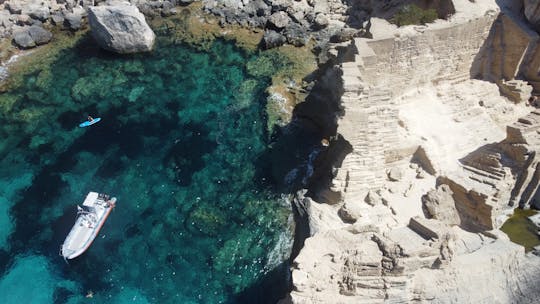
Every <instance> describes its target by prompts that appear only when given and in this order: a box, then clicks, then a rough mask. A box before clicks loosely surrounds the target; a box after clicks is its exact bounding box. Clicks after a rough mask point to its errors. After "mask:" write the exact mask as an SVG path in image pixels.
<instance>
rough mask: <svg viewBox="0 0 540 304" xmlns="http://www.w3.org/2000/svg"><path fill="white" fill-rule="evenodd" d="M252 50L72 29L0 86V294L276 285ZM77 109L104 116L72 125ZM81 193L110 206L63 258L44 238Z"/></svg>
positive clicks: (264, 291) (279, 200) (54, 234)
mask: <svg viewBox="0 0 540 304" xmlns="http://www.w3.org/2000/svg"><path fill="white" fill-rule="evenodd" d="M253 60H257V57H256V55H248V54H246V53H244V52H242V51H240V50H238V49H236V48H235V47H234V46H233V45H232V44H229V43H225V42H220V41H216V42H215V43H214V44H213V45H212V47H211V49H209V50H208V51H206V52H199V51H195V50H193V49H190V48H189V47H187V46H185V45H181V44H173V43H169V42H167V41H165V40H164V39H160V40H159V41H158V46H157V48H156V50H155V51H154V52H152V53H151V54H144V55H136V56H123V57H119V56H114V55H112V54H109V53H106V52H103V51H100V50H98V49H97V48H95V47H94V46H93V45H92V43H91V40H89V39H85V40H83V41H82V42H81V43H80V44H79V45H78V46H77V47H75V48H74V49H70V50H65V51H63V53H62V54H61V56H59V59H58V60H57V61H56V62H55V63H54V64H53V65H52V66H51V67H50V70H42V71H36V72H34V73H32V74H30V75H27V76H25V79H24V82H23V84H22V85H21V86H20V87H17V88H14V89H13V90H12V91H9V92H6V93H3V94H2V95H0V118H1V120H2V124H1V125H0V138H1V141H0V303H263V302H272V301H275V300H276V297H278V296H280V295H281V296H282V295H283V292H284V290H285V289H286V288H287V284H288V278H287V271H286V264H283V262H284V261H286V259H287V258H288V255H289V253H290V248H291V243H292V232H291V231H292V228H291V227H292V226H293V224H292V219H291V211H290V205H289V203H288V201H287V197H286V196H285V195H284V194H281V193H280V192H279V191H277V190H276V185H275V182H274V181H273V180H272V178H271V173H270V172H267V171H271V169H270V167H271V166H269V164H268V163H266V160H265V159H267V158H265V157H262V156H263V155H264V154H265V153H266V152H267V151H268V145H269V142H268V138H269V135H268V134H267V131H266V115H265V112H264V108H265V104H264V100H265V98H264V89H265V87H266V86H267V85H268V83H269V78H268V77H266V76H267V75H266V76H264V77H261V76H260V77H255V76H252V75H253V74H254V73H251V75H250V73H248V72H247V70H246V64H247V63H249V62H253ZM255 66H256V65H255ZM262 68H265V69H267V68H268V67H262ZM255 74H256V73H255ZM87 115H92V116H94V117H101V118H102V121H101V122H100V123H98V124H96V125H94V126H92V127H90V128H84V129H83V128H77V125H78V124H79V123H80V122H81V121H84V120H85V119H86V116H87ZM89 191H98V192H105V193H108V194H110V195H114V196H116V197H117V198H118V202H117V208H116V209H115V210H114V212H113V213H112V214H111V216H110V217H109V219H108V221H107V222H106V224H105V226H104V228H103V229H102V231H101V233H100V235H99V236H98V238H97V239H96V241H95V242H94V244H93V245H92V247H91V248H90V249H89V250H88V251H87V252H86V253H85V254H84V255H83V256H81V257H80V258H77V259H75V260H72V261H70V262H69V264H67V263H65V262H64V261H63V259H62V258H61V257H60V256H58V250H59V247H60V245H61V243H62V242H63V240H64V238H65V236H66V235H67V233H68V231H69V229H70V228H71V226H72V225H73V222H74V219H75V216H76V205H77V204H80V203H81V202H82V200H83V199H84V197H85V196H86V194H87V193H88V192H89ZM284 265H285V266H284ZM90 291H91V292H92V293H93V298H85V295H86V294H87V293H89V292H90Z"/></svg>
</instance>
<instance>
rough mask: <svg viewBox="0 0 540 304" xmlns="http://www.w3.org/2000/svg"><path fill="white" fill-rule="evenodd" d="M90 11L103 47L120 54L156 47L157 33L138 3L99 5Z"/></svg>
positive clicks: (92, 23)
mask: <svg viewBox="0 0 540 304" xmlns="http://www.w3.org/2000/svg"><path fill="white" fill-rule="evenodd" d="M88 12H89V13H88V21H89V23H90V28H91V31H92V36H93V37H94V38H95V39H96V41H97V43H98V44H99V45H100V46H101V47H102V48H104V49H106V50H109V51H112V52H116V53H120V54H128V53H138V52H147V51H151V50H152V48H153V46H154V41H155V38H156V35H155V34H154V32H153V31H152V29H151V28H150V26H148V24H147V23H146V20H145V18H144V15H143V14H141V12H140V11H139V9H138V8H137V7H136V6H134V5H129V4H124V5H114V6H97V7H90V8H89V9H88Z"/></svg>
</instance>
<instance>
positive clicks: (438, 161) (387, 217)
mask: <svg viewBox="0 0 540 304" xmlns="http://www.w3.org/2000/svg"><path fill="white" fill-rule="evenodd" d="M445 3H446V2H445ZM452 7H453V9H455V11H456V14H455V15H454V16H452V18H451V19H450V20H449V21H437V22H436V23H434V24H431V25H428V26H409V27H404V28H396V27H395V26H393V25H391V24H388V23H387V22H386V21H385V20H381V19H377V18H372V19H371V34H372V35H373V39H365V38H354V40H353V43H352V44H353V46H352V49H353V50H354V51H355V52H354V54H353V55H352V56H348V57H349V58H350V59H348V60H345V62H342V63H341V64H340V66H339V68H340V69H341V70H342V72H343V75H342V81H343V95H342V97H341V106H342V112H340V116H339V120H338V130H337V133H338V134H339V135H341V136H343V137H344V138H345V139H346V140H347V141H348V142H349V143H350V145H351V146H352V152H351V153H349V154H347V155H346V156H345V159H344V160H343V161H342V162H341V163H340V166H339V168H336V169H335V171H334V173H335V177H334V179H333V185H332V188H331V190H332V191H333V192H334V193H335V194H336V195H334V197H337V198H339V199H338V200H336V201H333V202H332V204H331V205H326V204H325V205H321V204H317V203H316V202H312V203H311V204H308V205H307V206H308V211H307V212H308V213H311V214H313V215H314V216H313V217H312V218H310V221H311V220H313V221H315V223H316V227H317V229H316V230H312V237H311V238H308V239H307V240H306V242H305V247H304V249H302V251H301V253H300V255H299V256H298V257H297V258H296V260H295V263H294V268H293V284H294V290H293V291H292V292H291V294H290V296H289V297H288V298H287V299H284V302H292V303H383V302H391V303H411V302H416V301H418V302H430V303H459V302H467V303H535V302H536V301H537V300H536V299H537V298H538V297H539V296H540V290H538V289H537V288H535V287H534V286H536V285H538V284H539V283H540V257H539V256H538V252H536V251H533V252H530V253H525V250H524V248H523V247H521V246H520V245H517V244H514V243H512V242H510V240H509V239H508V237H507V236H506V235H505V234H504V233H502V232H501V231H500V230H499V228H500V227H501V225H502V224H503V222H504V221H505V220H506V219H507V218H508V215H509V214H511V213H512V212H513V209H514V208H516V207H517V206H518V205H519V206H523V207H530V206H535V204H536V202H537V201H539V199H538V198H539V197H540V196H539V195H540V194H539V191H538V189H539V181H540V173H539V172H540V169H538V168H540V165H539V163H538V160H537V156H536V155H537V154H538V152H540V151H539V150H538V149H539V148H540V140H539V139H538V134H539V132H540V112H538V111H537V110H536V109H534V108H533V107H531V106H528V105H527V103H526V99H527V97H528V95H529V94H530V93H531V92H532V93H533V94H534V90H533V88H535V85H536V84H535V83H534V81H536V80H535V78H534V77H538V76H537V75H535V74H534V73H533V72H532V71H534V70H536V71H537V70H538V66H539V65H538V64H537V62H538V60H537V59H536V58H537V55H536V54H537V53H538V52H540V51H539V50H540V49H539V48H537V47H535V45H537V41H538V40H535V38H534V37H536V36H535V35H536V34H535V33H534V32H532V31H531V30H530V29H527V28H521V26H523V24H525V23H522V22H521V23H520V22H514V21H513V20H517V19H512V18H510V17H508V18H507V17H504V16H501V15H499V7H498V5H497V4H496V3H495V1H476V2H471V1H468V0H467V1H465V0H463V1H462V0H454V1H453V3H452ZM377 9H379V8H377ZM505 31H506V32H505ZM503 33H504V35H503ZM510 33H514V34H511V35H510ZM514 46H516V47H514ZM518 46H519V47H518ZM519 71H522V72H523V73H522V74H520V75H529V74H530V75H531V77H533V78H528V81H520V80H516V79H515V78H518V76H519V75H518V73H519ZM527 71H531V72H530V73H529V74H528V72H527ZM527 77H529V76H527ZM482 78H483V79H482ZM481 79H482V80H481ZM501 93H502V94H503V95H501ZM398 172H399V173H400V174H398ZM310 208H314V209H315V210H314V211H310V210H309V209H310ZM336 213H337V214H338V215H339V219H341V222H338V221H337V220H336V218H335V217H334V215H335V214H336ZM494 286H501V287H500V288H497V287H494ZM502 286H504V287H502Z"/></svg>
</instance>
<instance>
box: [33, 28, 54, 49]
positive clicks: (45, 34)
mask: <svg viewBox="0 0 540 304" xmlns="http://www.w3.org/2000/svg"><path fill="white" fill-rule="evenodd" d="M28 34H30V37H32V39H33V40H34V42H35V43H36V45H42V44H45V43H49V41H51V39H52V36H53V35H52V33H51V32H49V31H47V30H46V29H44V28H42V27H41V26H38V25H32V26H31V27H29V28H28Z"/></svg>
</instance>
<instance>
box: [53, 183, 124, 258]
mask: <svg viewBox="0 0 540 304" xmlns="http://www.w3.org/2000/svg"><path fill="white" fill-rule="evenodd" d="M115 204H116V198H115V197H113V198H109V196H108V195H106V194H101V193H97V192H89V193H88V195H87V196H86V199H85V200H84V202H83V204H82V207H81V206H77V209H78V212H77V220H76V221H75V225H73V228H71V231H70V232H69V234H68V236H67V237H66V240H65V241H64V244H62V247H61V248H60V255H61V256H63V257H64V259H68V260H69V259H73V258H76V257H78V256H79V255H81V254H83V253H84V252H85V251H86V250H87V249H88V248H89V247H90V245H91V244H92V242H93V241H94V239H95V238H96V236H97V234H98V232H99V230H100V229H101V227H103V224H104V223H105V220H107V217H108V216H109V214H110V213H111V211H112V209H113V208H114V206H115Z"/></svg>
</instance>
